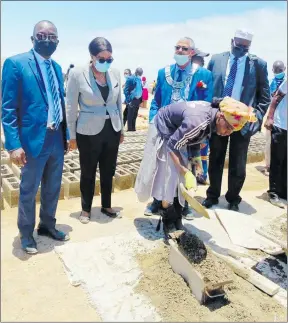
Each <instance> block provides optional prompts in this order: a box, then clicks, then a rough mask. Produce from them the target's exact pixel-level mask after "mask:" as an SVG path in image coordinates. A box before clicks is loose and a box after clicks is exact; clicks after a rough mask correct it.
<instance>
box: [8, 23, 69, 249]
mask: <svg viewBox="0 0 288 323" xmlns="http://www.w3.org/2000/svg"><path fill="white" fill-rule="evenodd" d="M31 40H32V43H33V49H32V50H31V51H29V52H28V53H23V54H19V55H16V56H12V57H10V58H7V59H6V61H5V63H4V66H3V71H2V123H3V129H4V134H5V138H6V140H5V146H6V149H7V150H8V151H9V153H10V157H11V160H12V162H13V163H15V164H17V165H19V166H22V170H21V184H20V197H19V211H18V228H19V231H20V240H21V246H22V248H23V250H24V251H26V252H27V253H28V254H35V253H37V245H36V242H35V240H34V238H33V231H34V227H35V197H36V193H37V191H38V188H39V185H40V182H41V208H40V223H39V226H38V230H37V231H38V235H46V236H49V237H51V238H53V239H55V240H60V241H66V240H68V239H69V236H68V235H67V234H65V233H63V232H61V231H59V230H57V229H56V228H55V223H56V219H55V213H56V208H57V203H58V198H59V193H60V189H61V178H62V171H63V162H64V153H65V151H67V150H68V149H69V148H68V144H69V143H68V140H69V134H68V131H67V126H66V114H65V103H64V87H63V76H62V70H61V67H60V66H59V65H58V64H57V63H56V62H55V61H53V60H52V59H51V55H52V54H53V53H54V51H55V50H56V48H57V45H58V43H59V40H58V33H57V29H56V27H55V26H54V24H53V23H51V22H50V21H40V22H39V23H37V24H36V26H35V27H34V31H33V36H32V37H31Z"/></svg>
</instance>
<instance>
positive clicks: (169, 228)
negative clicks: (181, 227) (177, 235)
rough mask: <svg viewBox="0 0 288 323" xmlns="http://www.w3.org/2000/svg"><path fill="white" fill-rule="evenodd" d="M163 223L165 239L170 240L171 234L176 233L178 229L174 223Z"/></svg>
mask: <svg viewBox="0 0 288 323" xmlns="http://www.w3.org/2000/svg"><path fill="white" fill-rule="evenodd" d="M162 222H163V232H164V236H165V239H167V240H168V239H170V235H169V234H170V233H172V232H175V231H177V230H176V228H175V225H174V223H169V222H168V223H165V222H164V221H162Z"/></svg>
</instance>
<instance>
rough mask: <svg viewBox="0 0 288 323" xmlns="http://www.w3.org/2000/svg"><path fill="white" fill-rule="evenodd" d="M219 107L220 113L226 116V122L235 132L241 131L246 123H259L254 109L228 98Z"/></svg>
mask: <svg viewBox="0 0 288 323" xmlns="http://www.w3.org/2000/svg"><path fill="white" fill-rule="evenodd" d="M219 106H220V111H221V112H222V113H223V114H224V117H225V119H226V121H227V122H228V123H229V124H230V125H231V126H232V127H233V128H234V131H239V130H241V129H242V128H243V127H244V125H245V124H246V122H256V121H257V118H256V116H255V114H254V112H253V110H254V109H253V108H251V107H248V106H247V105H246V104H244V103H242V102H239V101H237V100H234V99H232V98H230V97H228V96H226V97H225V98H224V99H223V100H222V101H221V103H220V105H219Z"/></svg>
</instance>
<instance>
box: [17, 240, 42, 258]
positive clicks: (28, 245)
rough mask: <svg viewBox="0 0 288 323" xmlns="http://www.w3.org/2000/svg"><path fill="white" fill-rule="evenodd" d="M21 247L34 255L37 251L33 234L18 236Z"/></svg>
mask: <svg viewBox="0 0 288 323" xmlns="http://www.w3.org/2000/svg"><path fill="white" fill-rule="evenodd" d="M20 241H21V247H22V249H23V250H24V251H25V252H26V253H27V254H29V255H35V254H36V253H38V250H37V244H36V241H35V240H34V238H33V236H32V235H31V236H22V237H20Z"/></svg>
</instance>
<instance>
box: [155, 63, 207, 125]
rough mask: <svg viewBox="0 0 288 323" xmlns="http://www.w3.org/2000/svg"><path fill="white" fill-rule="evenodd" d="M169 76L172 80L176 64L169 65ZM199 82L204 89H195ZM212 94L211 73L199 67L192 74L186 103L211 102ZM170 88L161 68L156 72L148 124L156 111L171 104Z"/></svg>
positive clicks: (163, 69)
mask: <svg viewBox="0 0 288 323" xmlns="http://www.w3.org/2000/svg"><path fill="white" fill-rule="evenodd" d="M170 68H171V76H172V78H173V79H174V75H175V69H176V64H174V65H171V67H170ZM199 81H203V82H204V83H205V84H206V85H207V88H206V89H203V88H202V89H201V88H197V87H196V85H197V83H198V82H199ZM212 94H213V80H212V73H211V72H210V71H208V70H207V69H206V68H203V67H199V68H198V69H197V71H196V72H195V73H194V75H193V78H192V82H191V86H190V92H189V96H188V101H208V102H211V101H212ZM171 96H172V87H171V86H170V85H169V84H168V83H167V81H166V78H165V68H162V69H161V70H159V72H158V77H157V85H156V89H155V96H154V99H153V100H152V102H151V107H150V112H149V122H151V120H152V119H153V118H154V117H155V115H156V114H157V112H158V110H159V109H160V108H162V107H164V106H166V105H169V104H170V103H171Z"/></svg>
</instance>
